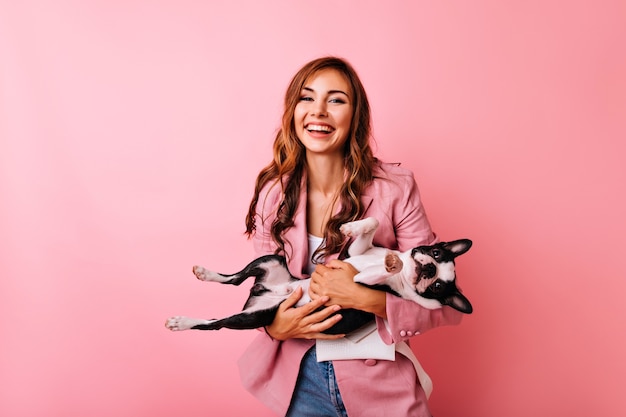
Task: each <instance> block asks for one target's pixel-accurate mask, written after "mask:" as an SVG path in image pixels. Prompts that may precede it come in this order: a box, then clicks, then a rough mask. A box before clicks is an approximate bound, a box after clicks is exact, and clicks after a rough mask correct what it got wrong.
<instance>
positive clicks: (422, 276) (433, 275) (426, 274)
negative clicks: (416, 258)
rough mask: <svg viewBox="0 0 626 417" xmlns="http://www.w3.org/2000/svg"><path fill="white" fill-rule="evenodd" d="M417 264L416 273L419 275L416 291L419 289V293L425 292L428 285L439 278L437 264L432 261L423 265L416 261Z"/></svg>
mask: <svg viewBox="0 0 626 417" xmlns="http://www.w3.org/2000/svg"><path fill="white" fill-rule="evenodd" d="M415 264H416V265H415V273H416V276H417V278H416V279H415V291H417V292H418V294H424V292H426V290H427V289H428V287H430V286H431V285H432V283H433V282H435V281H436V280H437V266H435V265H434V264H432V263H427V264H425V265H422V264H421V263H419V262H416V263H415Z"/></svg>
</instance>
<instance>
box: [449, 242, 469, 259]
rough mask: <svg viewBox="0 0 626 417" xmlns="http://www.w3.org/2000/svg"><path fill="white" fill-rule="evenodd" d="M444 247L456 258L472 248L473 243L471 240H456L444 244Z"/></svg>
mask: <svg viewBox="0 0 626 417" xmlns="http://www.w3.org/2000/svg"><path fill="white" fill-rule="evenodd" d="M443 247H444V248H446V249H447V250H449V251H450V252H452V253H453V254H454V257H455V258H456V257H457V256H459V255H463V254H464V253H465V252H467V251H468V250H469V249H470V248H471V247H472V241H471V240H469V239H459V240H454V241H452V242H446V243H444V244H443Z"/></svg>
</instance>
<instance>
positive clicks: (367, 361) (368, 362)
mask: <svg viewBox="0 0 626 417" xmlns="http://www.w3.org/2000/svg"><path fill="white" fill-rule="evenodd" d="M365 364H366V365H367V366H374V365H376V359H365Z"/></svg>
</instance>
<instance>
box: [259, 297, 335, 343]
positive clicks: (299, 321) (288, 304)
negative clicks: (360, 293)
mask: <svg viewBox="0 0 626 417" xmlns="http://www.w3.org/2000/svg"><path fill="white" fill-rule="evenodd" d="M300 298H302V288H301V287H298V288H297V289H296V290H295V291H294V292H293V294H291V295H290V296H289V297H288V298H287V299H286V300H285V301H283V303H282V304H281V305H280V307H278V311H277V312H276V316H275V317H274V321H273V322H272V324H271V325H269V326H265V331H267V333H268V334H269V335H270V336H271V337H272V338H273V339H276V340H287V339H294V338H300V339H339V338H341V337H343V336H344V335H343V334H337V335H331V334H325V333H322V332H323V331H324V330H327V329H329V328H331V327H332V326H333V325H334V324H336V323H337V322H338V321H339V320H341V315H340V314H336V315H334V316H332V317H330V316H331V314H333V313H336V312H337V311H339V310H340V309H341V307H339V306H338V305H329V306H327V307H326V308H324V309H323V310H320V311H318V312H315V310H316V309H318V308H319V307H323V306H324V304H326V303H328V297H318V299H317V300H313V301H311V302H309V303H307V304H305V305H303V306H301V307H294V306H295V305H296V303H297V302H298V300H300Z"/></svg>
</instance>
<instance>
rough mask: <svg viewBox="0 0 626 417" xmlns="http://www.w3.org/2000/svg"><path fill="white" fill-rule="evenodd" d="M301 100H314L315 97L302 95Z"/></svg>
mask: <svg viewBox="0 0 626 417" xmlns="http://www.w3.org/2000/svg"><path fill="white" fill-rule="evenodd" d="M300 101H313V98H311V97H307V96H302V97H300Z"/></svg>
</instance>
